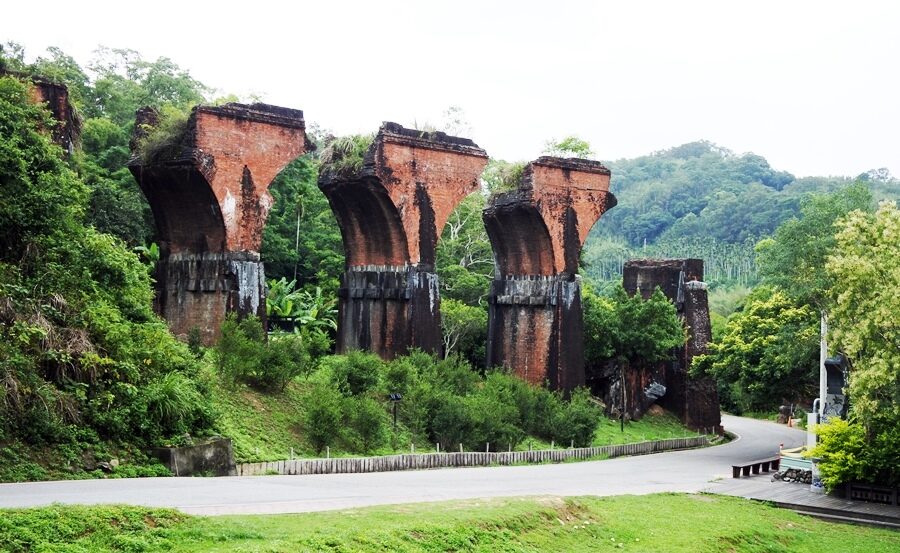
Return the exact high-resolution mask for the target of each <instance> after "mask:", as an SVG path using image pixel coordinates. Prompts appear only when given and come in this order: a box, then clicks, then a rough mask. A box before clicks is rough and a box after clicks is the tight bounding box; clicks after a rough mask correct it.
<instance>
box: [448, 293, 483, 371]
mask: <svg viewBox="0 0 900 553" xmlns="http://www.w3.org/2000/svg"><path fill="white" fill-rule="evenodd" d="M487 319H488V314H487V311H486V310H485V309H484V308H483V307H471V306H468V305H466V304H464V303H463V302H461V301H458V300H454V299H452V298H446V299H443V300H441V330H442V332H443V336H444V357H449V356H450V355H452V354H454V353H461V354H462V355H463V356H465V357H466V358H470V359H471V358H476V359H477V358H478V356H479V354H480V355H481V357H482V358H483V356H484V354H485V350H484V347H485V340H486V339H487Z"/></svg>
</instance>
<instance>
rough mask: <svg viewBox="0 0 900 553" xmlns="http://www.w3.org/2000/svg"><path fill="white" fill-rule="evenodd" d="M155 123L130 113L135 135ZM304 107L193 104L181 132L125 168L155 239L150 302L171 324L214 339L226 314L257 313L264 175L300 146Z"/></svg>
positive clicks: (261, 292) (150, 114)
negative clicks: (147, 210)
mask: <svg viewBox="0 0 900 553" xmlns="http://www.w3.org/2000/svg"><path fill="white" fill-rule="evenodd" d="M156 123H157V114H156V112H155V111H154V110H152V109H149V108H144V109H142V110H140V111H138V114H137V122H136V125H135V131H136V140H135V141H134V143H135V144H136V143H137V139H139V138H140V136H141V135H142V134H143V133H146V129H147V127H148V126H150V127H152V126H154V125H156ZM305 129H306V125H305V122H304V120H303V112H302V111H299V110H293V109H287V108H281V107H276V106H270V105H267V104H252V105H245V104H235V103H232V104H226V105H223V106H218V107H212V106H197V107H195V108H194V109H193V111H192V112H191V116H190V119H189V121H188V124H187V129H186V131H185V133H184V135H183V136H182V137H181V140H180V141H179V142H177V143H176V144H174V145H173V146H172V147H171V148H166V151H165V152H161V153H160V154H159V155H157V156H155V157H154V158H153V159H151V160H142V159H141V157H139V156H137V155H136V156H135V157H133V158H132V161H131V163H130V164H129V169H130V170H131V172H132V174H133V175H134V177H135V179H137V181H138V184H139V185H140V187H141V190H143V192H144V195H145V196H146V197H147V200H148V201H149V202H150V207H151V209H152V210H153V215H154V217H155V219H156V225H157V230H158V232H159V239H160V251H161V256H160V261H159V264H158V266H157V285H158V288H159V294H158V297H157V303H158V310H159V312H160V314H162V315H163V317H165V319H166V320H167V321H168V323H169V326H170V327H171V329H172V331H173V332H174V333H176V334H185V333H187V332H189V331H190V330H191V329H192V328H194V327H196V328H198V329H199V330H200V332H201V334H202V336H203V339H204V341H205V342H207V343H209V342H211V341H212V340H214V339H215V337H216V336H217V334H218V331H219V327H220V325H221V324H222V321H223V320H224V318H225V314H226V313H227V312H230V311H236V312H238V313H241V314H257V315H259V316H261V317H264V316H265V274H264V270H263V266H262V263H261V262H260V259H259V249H260V244H261V242H262V231H263V227H264V226H265V222H266V218H267V216H268V213H269V209H270V208H271V207H272V197H271V196H270V195H269V193H268V187H269V184H270V183H271V182H272V179H274V178H275V176H276V175H277V174H278V173H279V172H280V171H281V170H282V169H283V168H284V167H285V166H286V165H287V164H288V163H290V162H291V161H292V160H294V159H295V158H297V157H298V156H301V155H303V154H304V153H305V152H307V151H308V150H309V149H310V147H311V144H310V143H309V142H308V140H307V137H306V130H305Z"/></svg>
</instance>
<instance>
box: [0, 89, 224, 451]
mask: <svg viewBox="0 0 900 553" xmlns="http://www.w3.org/2000/svg"><path fill="white" fill-rule="evenodd" d="M30 98H31V96H30V94H29V92H28V89H27V85H25V84H23V83H21V82H19V81H18V80H17V79H13V78H9V77H0V306H2V308H0V311H2V313H0V427H2V428H3V430H4V431H5V433H6V434H7V435H12V436H13V437H17V438H22V439H24V440H26V441H29V442H40V441H49V442H51V443H55V442H65V441H71V440H72V439H74V436H75V435H76V431H77V432H80V434H78V435H82V436H84V435H86V434H87V435H93V436H94V438H95V439H99V438H101V437H102V438H113V439H128V440H130V441H132V442H143V443H148V442H153V441H156V440H159V439H160V438H161V437H162V436H166V435H170V434H171V433H174V432H179V431H184V430H190V431H191V432H201V433H202V432H203V431H204V429H208V428H209V425H210V423H211V414H210V410H209V404H208V396H207V395H206V393H205V392H204V391H203V389H202V386H200V385H198V384H197V381H196V380H195V377H196V371H197V365H196V362H195V360H194V359H193V356H192V355H191V354H190V352H189V351H188V350H187V347H186V346H184V345H183V344H180V343H178V342H177V341H176V340H175V339H174V338H173V337H172V335H171V334H170V333H169V332H168V330H167V328H166V326H165V323H163V322H162V321H160V320H159V319H158V318H156V317H155V316H154V315H153V312H152V309H151V300H152V297H153V292H152V289H151V285H150V279H149V275H148V274H147V271H146V268H145V267H144V266H143V265H142V264H141V263H140V261H139V259H138V258H137V256H136V255H135V254H134V253H133V252H131V251H130V250H129V249H128V248H126V247H125V245H124V244H123V243H122V242H121V241H119V240H117V239H116V238H114V237H112V236H109V235H106V234H101V233H98V232H97V231H96V230H95V229H93V228H90V227H89V226H87V225H86V224H85V220H84V214H85V211H86V203H87V196H88V188H87V187H86V186H85V185H84V183H83V182H81V181H80V180H79V178H78V177H77V175H76V174H75V173H74V172H73V171H72V170H71V169H70V168H69V167H68V165H67V163H66V161H65V160H64V157H63V152H62V150H61V149H60V148H59V147H58V146H56V145H53V144H51V142H50V140H49V138H48V137H47V136H45V135H44V132H45V130H46V129H48V128H50V126H51V124H50V120H49V116H48V114H47V113H46V112H45V111H44V110H43V109H42V108H40V107H38V106H35V105H33V104H31V102H30ZM173 372H177V373H178V375H177V376H176V375H173V374H172V373H173ZM148 411H149V412H150V413H151V416H150V417H148V416H147V413H148ZM85 433H86V434H85Z"/></svg>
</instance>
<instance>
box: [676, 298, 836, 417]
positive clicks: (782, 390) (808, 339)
mask: <svg viewBox="0 0 900 553" xmlns="http://www.w3.org/2000/svg"><path fill="white" fill-rule="evenodd" d="M818 354H819V327H818V316H817V313H816V312H815V311H814V310H813V309H812V308H811V307H809V306H806V305H797V304H796V303H795V302H794V301H793V300H791V298H789V297H788V296H787V295H786V294H784V293H783V292H781V291H779V290H777V289H773V288H768V287H760V288H757V289H755V290H754V291H753V292H752V293H751V294H750V296H749V297H748V298H747V299H746V300H745V302H744V306H743V309H742V310H740V311H738V312H736V313H735V314H734V315H732V316H731V317H730V318H729V319H728V322H727V324H726V325H725V329H724V333H723V336H722V338H721V340H720V341H717V342H713V343H712V344H710V346H709V353H708V354H706V355H703V356H700V357H697V358H695V359H694V363H693V366H692V370H693V371H695V372H698V373H702V372H706V373H708V374H712V375H713V376H715V378H716V379H717V380H718V381H719V382H721V383H726V385H725V386H724V387H723V389H722V392H723V394H722V395H723V398H722V401H723V403H724V404H725V405H726V407H728V408H730V409H734V410H736V411H738V412H742V411H745V410H767V409H774V408H777V407H778V405H780V404H781V403H782V402H784V401H786V402H793V403H798V402H800V401H801V400H806V399H808V398H810V397H814V396H815V395H816V393H817V386H818V371H817V366H818Z"/></svg>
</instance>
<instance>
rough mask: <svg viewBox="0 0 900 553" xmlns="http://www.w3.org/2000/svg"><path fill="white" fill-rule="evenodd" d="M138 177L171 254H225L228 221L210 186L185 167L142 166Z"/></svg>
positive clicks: (164, 242)
mask: <svg viewBox="0 0 900 553" xmlns="http://www.w3.org/2000/svg"><path fill="white" fill-rule="evenodd" d="M135 176H136V178H137V180H138V183H139V184H140V187H141V190H142V191H143V192H144V196H146V198H147V202H148V203H149V204H150V209H151V211H152V212H153V219H154V220H155V222H156V230H157V233H158V236H159V240H160V247H161V248H162V249H163V250H164V251H165V252H168V253H180V252H196V253H202V252H210V253H222V252H224V251H225V221H224V220H223V218H222V210H221V209H220V207H219V203H218V201H217V200H216V197H215V195H214V194H213V192H212V189H211V188H210V186H209V183H208V182H207V181H206V180H205V179H204V178H202V176H201V175H200V174H199V173H197V172H195V171H190V170H186V169H185V168H183V167H147V168H143V167H139V168H138V169H137V171H136V175H135Z"/></svg>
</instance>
